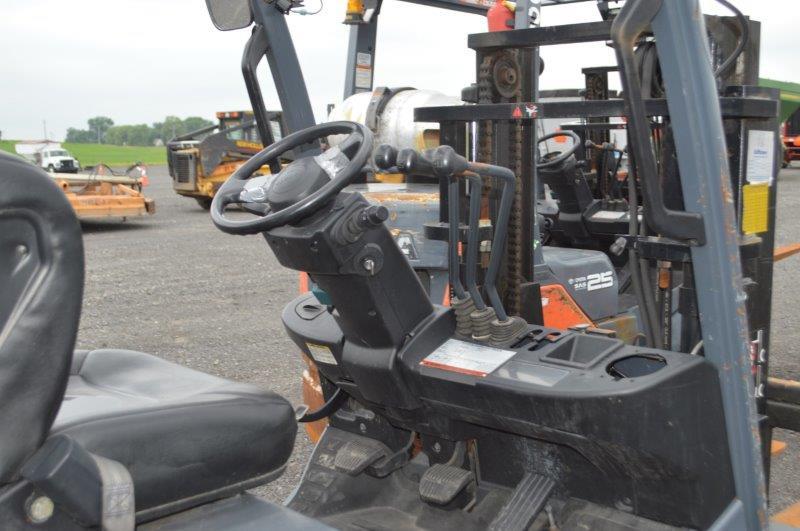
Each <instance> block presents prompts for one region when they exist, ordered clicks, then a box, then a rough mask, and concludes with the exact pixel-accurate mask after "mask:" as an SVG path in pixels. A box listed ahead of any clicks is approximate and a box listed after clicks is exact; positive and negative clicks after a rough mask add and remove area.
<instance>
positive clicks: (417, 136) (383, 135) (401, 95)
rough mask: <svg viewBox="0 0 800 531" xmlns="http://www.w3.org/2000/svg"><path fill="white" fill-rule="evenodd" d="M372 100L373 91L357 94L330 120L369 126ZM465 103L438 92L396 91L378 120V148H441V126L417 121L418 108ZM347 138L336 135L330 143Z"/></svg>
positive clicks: (332, 111)
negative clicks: (439, 146) (415, 114)
mask: <svg viewBox="0 0 800 531" xmlns="http://www.w3.org/2000/svg"><path fill="white" fill-rule="evenodd" d="M377 90H379V89H376V93H377ZM372 98H373V93H372V92H360V93H358V94H353V95H352V96H350V97H349V98H347V99H346V100H344V101H343V102H342V103H340V104H338V105H336V106H335V107H334V108H333V109H332V110H331V113H330V115H329V116H328V120H329V121H336V120H348V121H352V122H358V123H361V124H365V125H369V124H368V123H367V119H368V116H367V113H368V112H369V107H370V102H371V101H372ZM461 104H462V102H461V100H459V99H458V98H456V97H453V96H447V95H445V94H442V93H441V92H436V91H434V90H417V89H406V90H400V91H396V92H394V93H393V94H392V95H391V96H390V98H389V99H388V101H386V102H385V105H384V106H383V109H382V110H381V111H380V113H379V114H378V116H376V117H375V118H376V119H375V120H374V124H375V127H374V130H373V133H374V134H375V142H374V145H375V148H376V149H377V147H378V146H380V145H381V144H389V145H391V146H392V147H394V148H396V149H398V150H400V149H404V148H411V149H416V150H420V151H421V150H424V149H431V148H435V147H437V146H438V145H439V124H438V123H431V122H415V121H414V109H416V108H417V107H438V106H443V105H461ZM344 139H345V135H332V136H329V137H328V143H329V144H330V145H331V146H335V145H337V144H338V143H339V142H341V141H342V140H344Z"/></svg>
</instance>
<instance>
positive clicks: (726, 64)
mask: <svg viewBox="0 0 800 531" xmlns="http://www.w3.org/2000/svg"><path fill="white" fill-rule="evenodd" d="M717 2H718V3H720V4H722V5H723V6H725V7H727V8H728V9H730V10H731V11H733V14H734V15H735V16H736V20H737V21H738V22H739V28H740V29H741V31H742V35H741V36H740V37H739V42H738V43H737V44H736V48H735V49H734V50H733V53H731V54H730V55H729V56H728V58H727V59H725V60H724V61H723V62H722V64H721V65H719V67H717V69H716V71H714V77H720V76H721V75H723V74H725V73H727V72H728V70H730V68H731V67H732V66H733V64H734V63H735V62H736V59H738V58H739V56H740V55H741V54H742V52H743V51H744V47H745V46H747V43H748V42H749V41H750V25H749V24H748V23H747V18H746V17H745V16H744V15H743V14H742V12H741V11H739V10H738V9H737V8H736V6H734V5H733V4H731V3H730V2H728V0H717Z"/></svg>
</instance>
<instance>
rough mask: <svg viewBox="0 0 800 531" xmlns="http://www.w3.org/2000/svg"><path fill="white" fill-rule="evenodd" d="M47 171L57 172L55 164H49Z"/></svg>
mask: <svg viewBox="0 0 800 531" xmlns="http://www.w3.org/2000/svg"><path fill="white" fill-rule="evenodd" d="M47 171H49V172H50V173H55V172H56V168H55V166H53V165H52V164H51V165H49V166H48V167H47Z"/></svg>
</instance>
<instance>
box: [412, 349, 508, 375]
mask: <svg viewBox="0 0 800 531" xmlns="http://www.w3.org/2000/svg"><path fill="white" fill-rule="evenodd" d="M514 354H516V352H514V351H513V350H501V349H499V348H492V347H487V346H485V345H476V344H475V343H467V342H466V341H459V340H458V339H448V340H447V341H445V342H444V343H443V344H442V345H441V346H440V347H439V348H437V349H436V350H434V351H433V352H432V353H431V354H430V355H429V356H428V357H427V358H425V359H424V360H422V361H421V362H419V364H420V365H423V366H425V367H432V368H435V369H441V370H443V371H450V372H457V373H461V374H469V375H472V376H478V377H480V378H483V377H485V376H488V375H489V374H491V373H492V372H494V371H495V370H497V368H498V367H500V366H501V365H502V364H504V363H505V362H507V361H508V360H510V359H511V358H512V357H513V356H514Z"/></svg>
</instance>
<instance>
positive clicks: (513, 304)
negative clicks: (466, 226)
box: [477, 50, 524, 315]
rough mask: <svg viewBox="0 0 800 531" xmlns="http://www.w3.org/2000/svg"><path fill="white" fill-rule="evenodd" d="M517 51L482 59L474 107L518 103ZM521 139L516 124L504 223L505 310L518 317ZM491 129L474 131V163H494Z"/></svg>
mask: <svg viewBox="0 0 800 531" xmlns="http://www.w3.org/2000/svg"><path fill="white" fill-rule="evenodd" d="M518 56H519V51H518V50H501V51H498V52H493V53H489V54H487V55H485V56H484V57H483V60H482V61H481V64H480V68H479V71H478V103H521V102H522V83H521V81H522V76H521V69H520V66H519V59H518ZM522 139H523V130H522V124H521V123H520V122H515V123H513V124H511V126H510V135H509V154H508V155H509V157H508V158H509V164H508V166H509V169H510V170H512V171H513V172H514V174H515V175H516V177H517V183H516V192H515V194H514V203H513V207H512V210H511V217H510V219H509V221H508V240H507V242H508V243H507V250H506V260H505V267H506V274H505V283H504V284H505V288H506V307H507V309H508V312H509V314H511V315H519V314H520V312H521V300H520V285H521V284H522V282H523V281H524V277H523V275H522V262H523V256H522V249H523V242H522V236H523V229H524V226H523V224H524V220H523V219H522V201H523V198H522V169H523V168H522ZM494 141H495V139H494V127H493V123H492V121H490V120H486V121H483V122H481V124H480V128H479V131H478V150H477V154H478V161H479V162H485V163H497V162H498V161H495V160H493V154H494V150H493V147H494ZM491 187H492V184H491V183H486V184H485V185H484V189H483V194H484V197H488V196H489V195H490V193H491Z"/></svg>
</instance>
